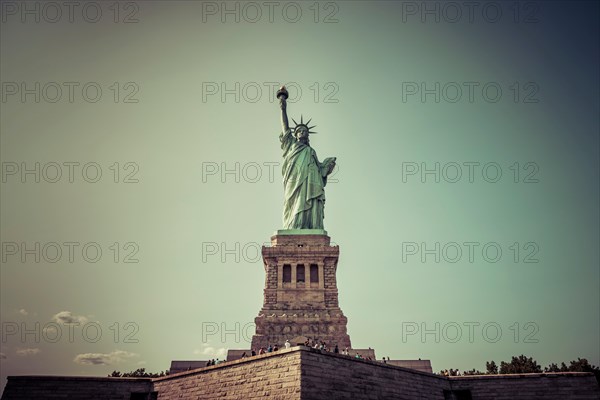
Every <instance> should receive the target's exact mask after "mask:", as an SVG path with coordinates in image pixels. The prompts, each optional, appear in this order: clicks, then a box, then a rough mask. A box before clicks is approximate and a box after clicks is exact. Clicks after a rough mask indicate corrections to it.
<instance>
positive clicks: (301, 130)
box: [296, 126, 308, 140]
mask: <svg viewBox="0 0 600 400" xmlns="http://www.w3.org/2000/svg"><path fill="white" fill-rule="evenodd" d="M296 139H298V140H304V139H308V129H306V128H305V127H304V126H300V127H298V129H296Z"/></svg>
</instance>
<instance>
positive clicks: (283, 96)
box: [277, 86, 290, 134]
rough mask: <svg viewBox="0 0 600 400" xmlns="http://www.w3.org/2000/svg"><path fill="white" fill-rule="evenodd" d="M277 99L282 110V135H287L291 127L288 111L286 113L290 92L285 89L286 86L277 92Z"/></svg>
mask: <svg viewBox="0 0 600 400" xmlns="http://www.w3.org/2000/svg"><path fill="white" fill-rule="evenodd" d="M277 98H278V99H279V108H281V129H282V133H283V134H285V133H286V132H287V131H288V130H289V129H290V125H289V123H288V117H287V111H286V109H287V98H288V91H287V89H286V88H285V86H282V87H281V88H280V89H279V90H278V91H277Z"/></svg>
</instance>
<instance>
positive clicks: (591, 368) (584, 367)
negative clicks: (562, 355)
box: [563, 357, 600, 384]
mask: <svg viewBox="0 0 600 400" xmlns="http://www.w3.org/2000/svg"><path fill="white" fill-rule="evenodd" d="M563 365H565V363H563ZM568 370H569V371H571V372H591V373H593V374H594V376H596V380H597V381H598V383H599V384H600V368H598V367H596V366H595V365H591V364H590V363H589V362H588V360H587V359H586V358H579V357H577V361H575V360H573V361H571V365H569V367H568Z"/></svg>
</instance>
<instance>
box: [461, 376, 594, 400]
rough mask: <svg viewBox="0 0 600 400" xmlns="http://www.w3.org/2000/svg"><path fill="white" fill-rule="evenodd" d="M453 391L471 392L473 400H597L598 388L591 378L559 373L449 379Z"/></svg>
mask: <svg viewBox="0 0 600 400" xmlns="http://www.w3.org/2000/svg"><path fill="white" fill-rule="evenodd" d="M450 384H451V387H452V389H453V390H460V389H470V391H471V395H472V396H473V399H474V400H476V399H494V400H513V399H532V400H533V399H545V400H564V399H578V400H579V399H581V400H584V399H585V400H587V399H590V400H598V399H600V388H599V386H598V382H597V381H596V378H595V377H594V376H593V375H592V374H582V373H576V372H559V373H550V374H515V375H482V376H472V377H470V376H457V377H450Z"/></svg>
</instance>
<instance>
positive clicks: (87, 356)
mask: <svg viewBox="0 0 600 400" xmlns="http://www.w3.org/2000/svg"><path fill="white" fill-rule="evenodd" d="M137 356H138V355H137V354H136V353H130V352H128V351H123V350H115V351H113V352H111V353H84V354H78V355H77V356H76V357H75V358H74V359H73V362H75V363H76V364H82V365H112V364H118V363H120V362H123V361H125V360H127V359H128V358H132V357H137Z"/></svg>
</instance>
